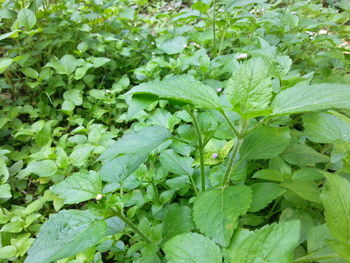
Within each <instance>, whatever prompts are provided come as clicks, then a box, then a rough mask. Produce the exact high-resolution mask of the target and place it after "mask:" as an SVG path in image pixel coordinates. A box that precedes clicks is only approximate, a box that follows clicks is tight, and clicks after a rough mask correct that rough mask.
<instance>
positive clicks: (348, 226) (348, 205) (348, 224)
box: [321, 173, 350, 243]
mask: <svg viewBox="0 0 350 263" xmlns="http://www.w3.org/2000/svg"><path fill="white" fill-rule="evenodd" d="M325 176H326V178H327V185H326V187H325V188H324V190H323V192H322V195H321V200H322V204H323V207H324V210H325V218H326V223H327V226H328V229H329V231H330V232H331V234H332V235H333V236H334V237H336V238H337V239H338V240H339V241H341V242H345V243H349V242H350V182H349V180H347V179H346V178H343V177H341V176H339V175H336V174H329V173H325Z"/></svg>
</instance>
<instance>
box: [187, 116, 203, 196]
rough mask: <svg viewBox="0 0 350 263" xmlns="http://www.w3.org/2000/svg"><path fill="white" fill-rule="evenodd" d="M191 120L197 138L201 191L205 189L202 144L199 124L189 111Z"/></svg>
mask: <svg viewBox="0 0 350 263" xmlns="http://www.w3.org/2000/svg"><path fill="white" fill-rule="evenodd" d="M188 113H189V114H190V116H191V118H192V120H193V124H194V127H195V129H196V134H197V138H198V150H199V162H200V171H201V174H200V175H201V185H202V191H205V172H204V145H203V140H202V135H201V131H200V129H199V125H198V122H197V119H196V117H195V116H194V113H193V112H191V111H189V112H188Z"/></svg>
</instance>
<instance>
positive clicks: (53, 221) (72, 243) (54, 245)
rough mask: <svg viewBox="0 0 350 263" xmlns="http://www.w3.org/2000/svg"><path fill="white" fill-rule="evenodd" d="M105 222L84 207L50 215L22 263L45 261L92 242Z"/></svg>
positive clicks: (103, 232) (64, 256) (104, 229)
mask: <svg viewBox="0 0 350 263" xmlns="http://www.w3.org/2000/svg"><path fill="white" fill-rule="evenodd" d="M106 229H107V224H106V222H104V221H101V220H100V219H99V218H97V217H96V216H94V215H93V214H91V213H90V212H89V211H88V210H83V211H81V210H62V211H60V212H59V213H58V214H55V215H51V216H50V218H49V220H48V221H46V222H45V223H44V225H43V226H42V227H41V229H40V232H39V234H38V236H37V238H36V240H35V242H34V244H33V246H32V247H31V249H30V250H29V252H28V257H27V259H26V260H25V263H49V262H53V261H57V260H60V259H62V258H66V257H71V256H73V255H75V254H77V253H79V252H81V251H83V250H85V249H87V248H89V247H92V246H94V245H96V244H97V243H98V242H99V241H100V240H101V239H102V237H103V236H104V235H105V233H106Z"/></svg>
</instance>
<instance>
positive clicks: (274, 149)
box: [240, 127, 290, 160]
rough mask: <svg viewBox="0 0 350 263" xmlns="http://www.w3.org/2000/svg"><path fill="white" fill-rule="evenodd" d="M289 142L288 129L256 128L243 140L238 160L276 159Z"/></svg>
mask: <svg viewBox="0 0 350 263" xmlns="http://www.w3.org/2000/svg"><path fill="white" fill-rule="evenodd" d="M289 141H290V134H289V129H288V128H274V127H262V128H258V129H256V130H255V131H254V132H252V133H251V134H249V135H248V136H247V137H246V138H245V139H244V141H243V144H242V146H241V150H240V159H241V160H252V159H267V158H272V157H276V156H277V155H279V154H280V153H282V152H283V151H284V150H285V149H286V148H287V146H288V144H289Z"/></svg>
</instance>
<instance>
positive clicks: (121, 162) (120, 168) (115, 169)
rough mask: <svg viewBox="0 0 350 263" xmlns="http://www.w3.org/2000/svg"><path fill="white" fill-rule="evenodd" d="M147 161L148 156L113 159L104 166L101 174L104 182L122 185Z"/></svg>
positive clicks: (137, 155) (136, 155)
mask: <svg viewBox="0 0 350 263" xmlns="http://www.w3.org/2000/svg"><path fill="white" fill-rule="evenodd" d="M146 160H147V155H146V154H127V155H121V156H118V157H116V158H114V159H111V160H109V161H107V162H106V163H104V164H103V165H102V168H101V171H100V174H101V178H102V180H103V181H106V182H110V183H122V182H123V181H124V180H125V179H126V178H127V177H128V176H129V175H131V174H132V173H133V172H135V171H136V169H137V168H138V167H139V166H140V165H141V164H142V163H143V162H145V161H146Z"/></svg>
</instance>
